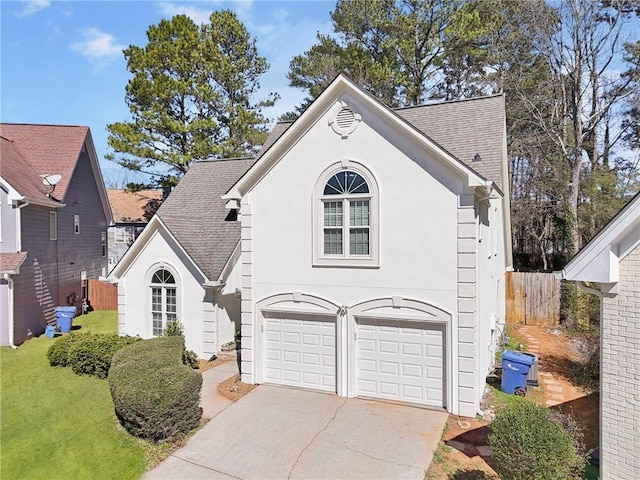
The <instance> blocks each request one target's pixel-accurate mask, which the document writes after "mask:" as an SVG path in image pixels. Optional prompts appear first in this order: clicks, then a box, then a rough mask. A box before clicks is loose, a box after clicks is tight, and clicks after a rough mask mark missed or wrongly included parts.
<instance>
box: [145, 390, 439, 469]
mask: <svg viewBox="0 0 640 480" xmlns="http://www.w3.org/2000/svg"><path fill="white" fill-rule="evenodd" d="M446 420H447V413H446V412H441V411H435V410H427V409H423V408H416V407H409V406H404V405H395V404H389V403H383V402H376V401H369V400H362V399H347V398H342V397H337V396H335V395H329V394H324V393H318V392H312V391H305V390H298V389H291V388H284V387H276V386H271V385H261V386H259V387H258V388H256V389H255V390H253V391H252V392H250V393H248V394H247V395H246V396H244V397H243V398H242V399H240V400H239V401H238V402H236V403H234V404H232V405H230V406H228V407H227V408H226V409H224V410H222V411H221V412H220V413H218V414H217V415H216V416H215V417H214V418H213V419H211V420H210V421H209V423H207V425H206V426H205V427H204V428H202V429H201V430H200V431H198V432H197V433H196V434H195V435H194V436H193V437H192V438H191V439H190V440H189V442H188V444H187V445H186V446H185V447H183V448H181V449H179V450H177V451H176V452H175V453H174V454H173V455H172V456H171V457H169V458H168V459H167V460H165V461H164V462H162V463H161V464H160V465H159V466H158V467H157V468H156V469H154V470H152V471H150V472H149V473H147V474H146V475H145V477H144V478H145V479H201V478H202V479H204V478H207V479H230V478H241V479H285V478H287V479H288V478H292V479H294V478H313V479H317V478H322V479H331V478H336V479H352V478H363V479H364V478H366V479H373V478H393V479H396V478H415V479H420V480H422V479H423V478H424V472H425V470H426V469H427V468H428V467H429V464H430V463H431V459H432V456H433V452H434V451H435V449H436V448H437V446H438V441H439V440H440V437H441V435H442V430H443V428H444V425H445V422H446Z"/></svg>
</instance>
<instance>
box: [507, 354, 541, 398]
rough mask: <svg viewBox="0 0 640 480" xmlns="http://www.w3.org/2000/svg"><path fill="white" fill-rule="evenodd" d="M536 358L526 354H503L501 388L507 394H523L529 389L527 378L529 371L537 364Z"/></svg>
mask: <svg viewBox="0 0 640 480" xmlns="http://www.w3.org/2000/svg"><path fill="white" fill-rule="evenodd" d="M535 361H536V358H535V356H532V355H531V354H526V353H524V352H515V351H513V350H505V351H504V352H503V353H502V382H501V384H500V387H501V388H502V391H503V392H505V393H511V394H513V393H516V391H517V390H520V391H521V392H522V393H524V392H525V390H526V388H527V376H528V374H529V369H530V368H531V366H532V365H533V364H534V363H535Z"/></svg>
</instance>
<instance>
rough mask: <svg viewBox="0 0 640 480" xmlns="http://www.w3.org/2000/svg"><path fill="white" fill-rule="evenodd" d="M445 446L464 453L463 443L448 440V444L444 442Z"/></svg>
mask: <svg viewBox="0 0 640 480" xmlns="http://www.w3.org/2000/svg"><path fill="white" fill-rule="evenodd" d="M445 445H447V446H448V447H451V448H453V449H454V450H458V451H459V452H463V453H464V447H465V445H464V443H462V442H456V441H455V440H450V441H448V442H445Z"/></svg>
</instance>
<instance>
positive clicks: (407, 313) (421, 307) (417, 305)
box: [346, 297, 457, 412]
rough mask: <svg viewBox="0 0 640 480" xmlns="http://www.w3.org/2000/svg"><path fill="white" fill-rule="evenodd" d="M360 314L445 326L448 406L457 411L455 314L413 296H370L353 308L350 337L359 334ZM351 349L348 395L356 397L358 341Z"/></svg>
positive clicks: (349, 320)
mask: <svg viewBox="0 0 640 480" xmlns="http://www.w3.org/2000/svg"><path fill="white" fill-rule="evenodd" d="M394 298H395V299H394ZM396 305H400V306H396ZM390 309H391V311H390ZM358 318H362V319H380V320H389V322H394V321H409V322H416V323H424V324H432V325H435V326H437V328H438V329H440V328H442V329H443V333H444V336H445V338H444V340H443V347H444V352H443V354H444V356H445V359H444V371H443V382H444V383H445V384H444V385H443V393H444V396H445V398H444V399H443V401H444V408H445V409H446V410H447V411H449V412H453V411H454V404H453V392H454V391H455V388H457V385H454V384H455V383H456V382H457V369H456V364H455V362H454V356H453V354H452V351H453V348H452V347H453V332H452V315H451V314H450V313H448V312H446V311H444V310H442V309H440V308H438V307H436V306H434V305H431V304H428V303H426V302H423V301H421V300H415V299H409V298H402V301H398V298H397V297H383V298H377V299H373V300H368V301H366V302H362V303H359V304H357V305H354V306H353V307H350V308H349V314H348V320H347V338H349V339H351V338H354V336H355V335H356V331H357V321H358ZM348 349H349V351H348V352H347V365H346V368H347V372H348V381H347V396H348V397H354V396H356V392H357V385H356V382H357V379H356V372H357V368H356V347H355V344H354V343H353V342H348Z"/></svg>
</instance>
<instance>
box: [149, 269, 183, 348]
mask: <svg viewBox="0 0 640 480" xmlns="http://www.w3.org/2000/svg"><path fill="white" fill-rule="evenodd" d="M177 299H178V296H177V285H176V279H175V277H174V276H173V274H172V273H171V272H170V271H169V270H167V269H165V268H159V269H158V270H156V271H155V272H154V273H153V275H152V277H151V319H152V326H153V336H155V337H157V336H160V335H162V331H163V330H164V329H165V328H166V327H167V322H175V321H177V320H178V302H177Z"/></svg>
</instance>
